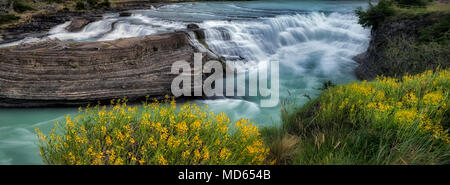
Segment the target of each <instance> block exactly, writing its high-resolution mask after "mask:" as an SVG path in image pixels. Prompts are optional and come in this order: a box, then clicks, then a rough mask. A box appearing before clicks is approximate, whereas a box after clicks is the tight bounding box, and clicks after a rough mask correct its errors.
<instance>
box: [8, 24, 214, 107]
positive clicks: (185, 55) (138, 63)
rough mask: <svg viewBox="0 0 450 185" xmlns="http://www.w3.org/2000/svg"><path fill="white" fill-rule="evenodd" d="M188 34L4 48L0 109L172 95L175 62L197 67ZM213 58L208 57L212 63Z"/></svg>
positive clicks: (70, 104)
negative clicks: (194, 63)
mask: <svg viewBox="0 0 450 185" xmlns="http://www.w3.org/2000/svg"><path fill="white" fill-rule="evenodd" d="M195 51H196V48H195V47H194V46H193V45H192V44H191V42H190V40H189V38H188V34H187V33H185V32H174V33H167V34H162V35H151V36H147V37H137V38H129V39H119V40H115V41H103V42H72V41H60V40H48V41H44V42H39V43H34V44H22V45H20V46H15V47H9V48H3V49H0V106H1V107H36V106H73V105H81V104H86V103H93V102H94V103H95V102H97V101H103V100H104V101H108V100H110V99H113V98H120V97H124V96H126V97H127V98H128V99H129V100H130V101H135V100H139V99H143V97H145V96H147V95H149V96H151V97H157V96H159V97H161V96H164V95H165V94H171V91H170V85H171V82H172V80H173V78H174V77H175V76H176V75H174V74H171V73H170V71H171V66H172V64H173V63H174V62H176V61H179V60H185V61H188V62H193V53H194V52H195ZM207 59H208V57H204V60H207Z"/></svg>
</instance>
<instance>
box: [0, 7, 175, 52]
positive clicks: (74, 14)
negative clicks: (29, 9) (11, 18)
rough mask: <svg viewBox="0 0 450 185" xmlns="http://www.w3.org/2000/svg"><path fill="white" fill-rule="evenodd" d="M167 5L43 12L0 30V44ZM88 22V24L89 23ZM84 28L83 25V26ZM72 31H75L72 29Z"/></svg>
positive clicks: (42, 35)
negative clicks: (71, 24)
mask: <svg viewBox="0 0 450 185" xmlns="http://www.w3.org/2000/svg"><path fill="white" fill-rule="evenodd" d="M164 4H168V3H150V2H148V1H130V2H120V3H116V4H114V6H112V7H110V8H103V9H95V10H85V11H64V10H58V11H56V10H55V11H49V10H45V11H43V12H39V13H36V14H33V15H31V16H30V18H29V19H28V20H26V21H24V22H20V23H18V24H13V25H9V26H7V27H4V28H2V29H0V44H4V43H9V42H14V41H18V40H22V39H24V38H26V37H44V36H46V34H47V32H48V31H49V30H50V29H51V28H53V27H54V26H56V25H59V24H62V23H64V22H67V21H71V20H77V19H82V20H89V22H93V21H95V20H98V19H101V17H102V16H103V14H105V13H111V12H117V13H121V12H122V13H123V14H124V15H125V14H126V11H128V10H136V9H151V8H158V7H160V6H163V5H164ZM89 22H88V23H89ZM83 26H84V25H83ZM72 31H77V29H74V30H72Z"/></svg>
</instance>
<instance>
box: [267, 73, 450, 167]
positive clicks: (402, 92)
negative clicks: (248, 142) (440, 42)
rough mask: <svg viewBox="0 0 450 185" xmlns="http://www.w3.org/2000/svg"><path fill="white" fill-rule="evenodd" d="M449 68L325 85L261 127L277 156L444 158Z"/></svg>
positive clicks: (373, 160)
mask: <svg viewBox="0 0 450 185" xmlns="http://www.w3.org/2000/svg"><path fill="white" fill-rule="evenodd" d="M449 88H450V71H449V70H440V71H439V72H436V73H433V72H432V71H427V72H425V73H422V74H419V75H415V76H410V75H406V76H404V77H403V78H401V79H396V78H389V77H387V78H384V77H382V78H378V79H377V80H374V81H371V82H366V81H363V82H353V83H350V84H346V85H339V86H336V87H331V88H329V89H327V90H325V91H324V92H323V93H322V94H321V95H320V96H319V97H318V98H317V99H315V100H313V101H311V102H309V103H308V104H306V105H305V106H303V107H301V108H297V109H295V110H291V111H284V112H283V126H282V127H281V128H266V129H264V130H263V135H264V136H265V138H266V141H267V142H268V143H269V146H270V151H271V157H272V159H276V160H277V161H278V162H279V163H281V164H286V163H287V164H449V163H450V152H449V151H450V137H449V133H448V129H449V126H450V125H449V120H448V118H449V116H448V115H449V113H450V112H449V109H448V104H449V103H450V102H449V90H450V89H449Z"/></svg>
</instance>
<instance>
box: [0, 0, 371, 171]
mask: <svg viewBox="0 0 450 185" xmlns="http://www.w3.org/2000/svg"><path fill="white" fill-rule="evenodd" d="M358 6H366V2H361V1H251V2H207V3H180V4H171V5H167V6H163V7H161V8H159V9H154V10H137V11H133V12H132V13H133V14H132V16H130V17H119V14H118V13H114V14H106V15H104V17H103V20H100V21H97V22H93V23H91V24H89V25H87V26H86V27H85V28H84V29H83V30H82V31H80V32H76V33H68V32H67V31H65V29H64V28H65V27H66V26H68V25H69V24H70V22H66V23H64V24H62V25H59V26H56V27H55V28H53V29H52V30H51V31H50V32H49V36H48V38H58V39H61V40H75V41H103V40H115V39H119V38H128V37H137V36H144V35H150V34H157V33H165V32H171V31H174V30H178V29H185V28H186V25H187V24H189V23H197V24H198V25H199V26H200V27H201V28H204V29H205V32H206V42H207V44H208V46H209V48H210V49H211V50H213V51H214V52H215V53H217V54H219V55H221V56H224V57H225V58H227V59H230V60H232V59H236V58H244V59H245V60H251V61H256V62H257V61H267V60H277V61H279V62H280V98H282V99H284V98H290V99H294V100H295V101H296V103H297V104H298V105H302V104H304V103H305V102H306V101H307V99H306V98H305V97H304V96H303V95H304V94H308V95H310V96H312V97H314V96H316V95H317V94H318V93H319V91H318V90H316V88H318V87H320V86H321V84H322V82H324V81H327V80H332V81H334V82H336V83H345V82H349V81H352V80H355V77H354V75H353V70H354V68H355V67H356V66H357V64H356V63H355V62H354V61H352V60H351V58H352V57H353V56H355V55H356V54H358V53H361V52H363V51H365V49H366V48H367V45H368V42H369V30H367V29H363V28H362V27H361V26H360V25H358V24H357V18H356V17H355V15H354V14H353V10H354V9H355V8H356V7H358ZM38 40H40V39H38V38H27V39H25V40H23V41H19V42H15V43H10V44H8V45H16V44H19V43H21V42H34V41H38ZM3 46H7V45H3ZM0 47H1V46H0ZM255 67H258V66H255ZM288 91H289V92H288ZM289 93H290V94H291V96H289ZM260 98H261V97H239V98H238V97H236V98H222V99H214V100H202V101H196V102H197V103H199V104H208V105H209V108H210V109H211V110H212V111H214V112H222V111H223V112H226V113H227V114H228V115H229V116H230V118H231V119H232V120H237V119H239V118H249V119H250V120H252V121H254V122H256V123H257V124H258V125H273V124H277V123H279V114H280V109H279V106H277V107H272V108H261V107H260V106H259V100H260ZM75 112H76V110H75V109H70V108H69V109H0V118H1V119H0V164H40V163H42V162H41V158H40V157H39V151H38V148H37V146H36V145H35V144H36V142H37V140H36V136H35V135H34V127H36V126H39V127H40V128H42V129H43V131H44V132H45V131H46V130H47V131H48V129H49V128H50V127H51V126H52V125H53V122H54V121H55V120H61V119H63V115H64V114H68V113H75Z"/></svg>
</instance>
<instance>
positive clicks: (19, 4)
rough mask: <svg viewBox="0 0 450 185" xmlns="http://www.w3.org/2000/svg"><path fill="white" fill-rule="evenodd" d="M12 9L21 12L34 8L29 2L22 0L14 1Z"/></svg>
mask: <svg viewBox="0 0 450 185" xmlns="http://www.w3.org/2000/svg"><path fill="white" fill-rule="evenodd" d="M13 9H14V11H16V12H17V13H23V12H26V11H31V10H34V8H33V7H32V6H31V5H30V4H28V3H26V2H23V1H15V2H14V5H13Z"/></svg>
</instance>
